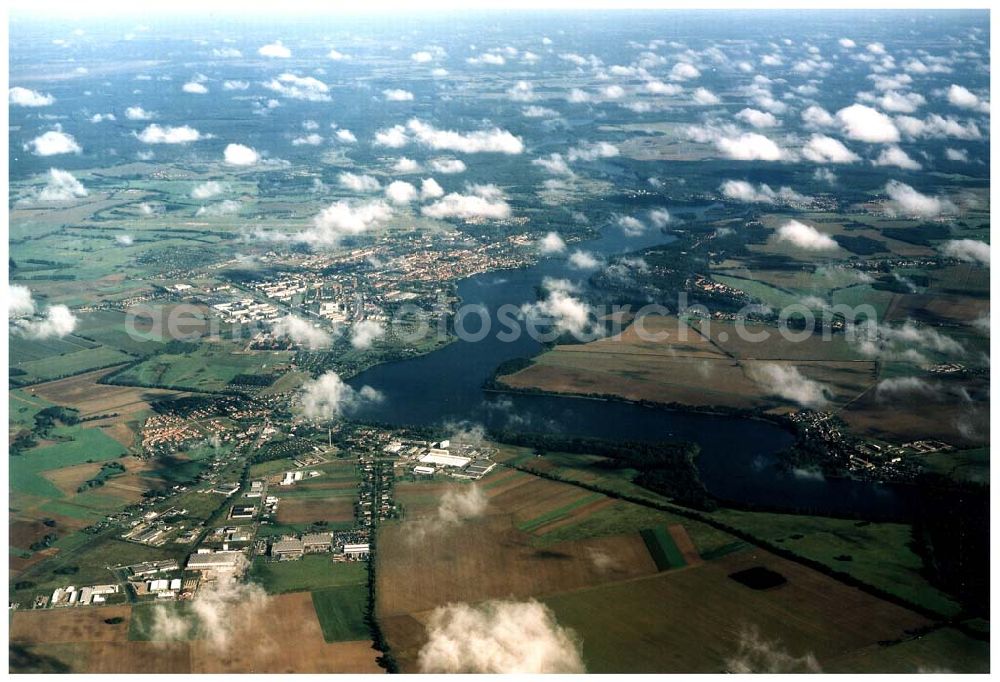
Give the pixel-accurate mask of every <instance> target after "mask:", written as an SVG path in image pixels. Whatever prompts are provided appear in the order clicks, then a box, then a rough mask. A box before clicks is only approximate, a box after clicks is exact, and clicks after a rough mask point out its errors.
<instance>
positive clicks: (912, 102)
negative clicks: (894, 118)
mask: <svg viewBox="0 0 1000 682" xmlns="http://www.w3.org/2000/svg"><path fill="white" fill-rule="evenodd" d="M875 103H876V104H878V106H879V107H880V108H881V109H882V110H883V111H891V112H893V113H901V114H910V113H913V112H914V111H916V110H917V109H919V108H920V107H922V106H923V105H924V104H926V103H927V100H926V99H924V97H923V95H920V94H918V93H916V92H906V93H901V92H896V91H895V90H889V91H888V92H886V93H885V94H883V95H882V96H881V97H879V98H878V99H877V100H875Z"/></svg>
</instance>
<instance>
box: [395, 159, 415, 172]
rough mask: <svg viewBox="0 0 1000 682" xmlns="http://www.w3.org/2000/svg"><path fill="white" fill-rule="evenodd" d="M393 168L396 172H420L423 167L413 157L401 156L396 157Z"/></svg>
mask: <svg viewBox="0 0 1000 682" xmlns="http://www.w3.org/2000/svg"><path fill="white" fill-rule="evenodd" d="M392 170H393V171H395V172H396V173H419V172H420V170H421V169H420V164H419V163H417V162H416V161H414V160H413V159H408V158H406V157H405V156H401V157H400V158H398V159H396V163H394V164H393V165H392Z"/></svg>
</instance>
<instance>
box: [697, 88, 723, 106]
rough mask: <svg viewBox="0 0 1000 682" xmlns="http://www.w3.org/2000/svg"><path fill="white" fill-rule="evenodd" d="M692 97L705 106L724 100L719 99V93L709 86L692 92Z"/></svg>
mask: <svg viewBox="0 0 1000 682" xmlns="http://www.w3.org/2000/svg"><path fill="white" fill-rule="evenodd" d="M691 99H693V100H694V101H695V103H696V104H701V105H704V106H712V105H714V104H718V103H719V102H721V101H722V100H721V99H719V97H718V95H716V94H715V93H714V92H712V91H711V90H709V89H708V88H697V89H696V90H695V91H694V92H693V93H691Z"/></svg>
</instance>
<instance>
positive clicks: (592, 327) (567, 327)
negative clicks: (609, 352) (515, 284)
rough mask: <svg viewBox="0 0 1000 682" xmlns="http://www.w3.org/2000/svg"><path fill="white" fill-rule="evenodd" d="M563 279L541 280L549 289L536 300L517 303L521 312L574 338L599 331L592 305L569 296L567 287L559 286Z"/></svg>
mask: <svg viewBox="0 0 1000 682" xmlns="http://www.w3.org/2000/svg"><path fill="white" fill-rule="evenodd" d="M565 283H566V280H553V279H551V278H547V279H546V281H545V282H544V284H545V285H546V287H547V288H548V289H549V291H548V295H547V296H546V297H545V298H544V299H542V300H540V301H535V302H534V303H526V304H525V305H523V306H521V313H522V315H524V316H525V317H526V318H529V319H531V320H534V321H536V322H540V323H544V324H550V325H552V327H553V328H554V329H555V330H556V331H558V332H560V333H562V332H567V333H570V334H573V335H574V336H576V337H577V338H583V337H587V336H597V335H599V333H600V331H599V328H598V326H597V325H596V323H595V320H596V316H595V312H594V310H593V308H592V307H591V306H590V305H588V304H587V303H584V302H583V301H581V300H580V299H578V298H576V297H574V296H572V295H571V294H572V291H571V289H570V288H568V287H565V286H563V284H565Z"/></svg>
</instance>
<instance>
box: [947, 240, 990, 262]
mask: <svg viewBox="0 0 1000 682" xmlns="http://www.w3.org/2000/svg"><path fill="white" fill-rule="evenodd" d="M940 248H941V253H943V254H944V255H946V256H949V257H951V258H957V259H959V260H963V261H966V262H968V263H978V264H980V265H986V266H989V264H990V245H989V244H987V243H986V242H981V241H979V240H978V239H950V240H948V241H946V242H944V243H943V244H941V247H940Z"/></svg>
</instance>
